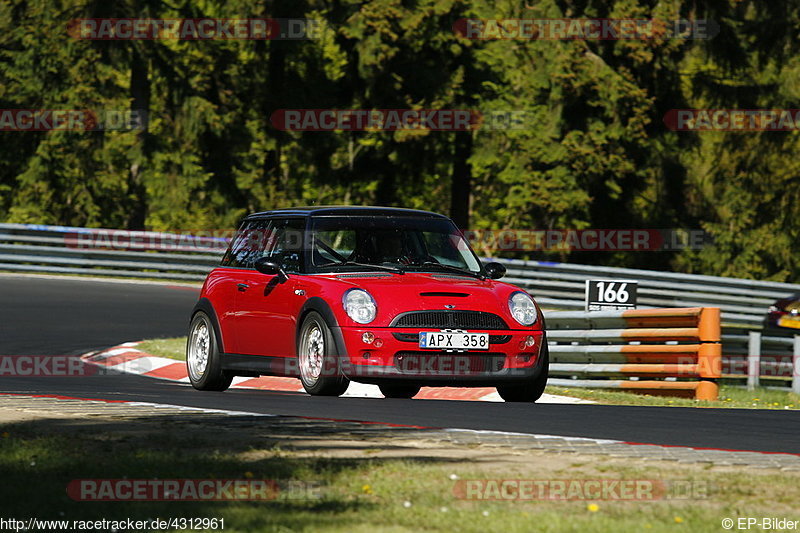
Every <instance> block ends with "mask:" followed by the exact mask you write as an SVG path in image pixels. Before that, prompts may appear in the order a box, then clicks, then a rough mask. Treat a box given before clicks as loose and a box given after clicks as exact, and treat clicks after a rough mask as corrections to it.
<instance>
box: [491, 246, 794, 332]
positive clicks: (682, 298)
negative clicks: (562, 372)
mask: <svg viewBox="0 0 800 533" xmlns="http://www.w3.org/2000/svg"><path fill="white" fill-rule="evenodd" d="M495 260H496V261H499V262H501V263H503V264H504V265H505V266H506V269H507V271H508V272H507V274H506V277H505V278H503V280H504V281H508V282H509V283H513V284H515V285H519V286H521V287H524V288H526V289H527V290H528V291H529V292H530V293H531V294H532V295H533V296H534V298H536V301H537V302H538V303H539V304H540V305H542V306H543V307H550V308H553V309H584V305H585V304H584V299H585V281H586V280H588V279H632V280H637V281H638V283H639V286H638V308H639V309H655V308H663V307H708V306H711V307H719V308H720V309H721V311H722V322H723V323H724V324H735V325H741V326H749V327H752V328H760V327H761V325H762V322H763V320H764V316H765V314H766V312H767V308H768V307H769V306H770V305H771V304H772V303H774V302H775V300H777V299H779V298H785V297H787V296H789V295H790V294H792V293H795V292H800V284H792V283H778V282H772V281H755V280H746V279H737V278H724V277H719V276H703V275H697V274H679V273H675V272H658V271H654V270H634V269H630V268H615V267H604V266H592V265H573V264H568V263H553V262H547V261H520V260H514V259H495Z"/></svg>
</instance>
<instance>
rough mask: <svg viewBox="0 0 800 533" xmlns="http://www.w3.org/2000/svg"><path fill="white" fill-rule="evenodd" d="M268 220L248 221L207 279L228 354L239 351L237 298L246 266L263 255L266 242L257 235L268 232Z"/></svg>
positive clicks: (239, 230)
mask: <svg viewBox="0 0 800 533" xmlns="http://www.w3.org/2000/svg"><path fill="white" fill-rule="evenodd" d="M266 223H267V221H265V220H245V221H244V222H242V224H241V226H240V227H239V229H238V231H237V232H236V234H235V235H234V236H233V239H231V244H230V246H229V247H228V250H227V251H226V252H225V255H224V256H223V257H222V261H221V263H220V266H219V267H218V268H216V269H214V270H213V271H212V272H211V274H209V276H208V278H207V279H206V282H205V289H204V294H205V296H206V297H207V298H208V299H209V300H210V301H211V305H212V306H213V308H214V311H215V313H216V315H217V320H218V323H219V328H220V333H221V335H222V345H223V348H224V350H225V352H226V353H238V352H239V347H238V335H237V329H236V319H237V317H236V298H237V293H238V291H239V290H241V285H242V284H243V283H244V281H243V279H242V277H243V275H244V274H245V273H246V270H245V269H246V268H248V266H249V267H252V263H253V261H254V260H255V259H256V258H258V257H261V255H262V253H263V244H259V243H258V242H257V237H258V236H259V235H260V236H262V237H263V236H264V235H265V234H266V232H265V228H266Z"/></svg>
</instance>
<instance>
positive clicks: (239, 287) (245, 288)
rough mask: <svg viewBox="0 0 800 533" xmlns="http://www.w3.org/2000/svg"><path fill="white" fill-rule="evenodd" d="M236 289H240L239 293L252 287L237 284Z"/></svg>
mask: <svg viewBox="0 0 800 533" xmlns="http://www.w3.org/2000/svg"><path fill="white" fill-rule="evenodd" d="M236 287H237V288H238V289H239V292H244V291H246V290H247V289H249V288H250V285H248V284H247V283H237V284H236Z"/></svg>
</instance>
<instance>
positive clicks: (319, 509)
mask: <svg viewBox="0 0 800 533" xmlns="http://www.w3.org/2000/svg"><path fill="white" fill-rule="evenodd" d="M90 424H94V425H92V426H91V428H90ZM53 427H54V426H53V421H52V420H42V421H39V423H35V422H26V423H21V424H7V425H5V426H4V427H2V428H0V432H2V433H1V435H2V438H0V471H2V472H3V473H4V474H3V481H4V483H2V484H1V485H0V513H2V516H4V517H15V516H16V517H30V516H34V517H37V518H40V519H56V520H95V519H97V520H99V519H107V520H122V519H127V518H131V519H134V520H148V519H153V518H156V517H158V518H165V519H166V518H175V517H186V518H189V517H192V518H198V517H200V518H217V519H220V518H221V519H224V521H225V523H224V525H225V528H224V530H225V531H226V532H244V531H247V532H286V531H301V532H306V531H307V532H319V531H322V532H342V533H344V532H347V533H359V532H365V533H366V532H373V531H386V532H398V533H400V532H416V531H420V530H421V529H424V530H425V531H428V532H440V531H441V532H450V531H464V532H480V533H485V532H487V531H503V532H507V533H514V532H529V531H548V532H607V531H623V532H627V531H653V532H679V531H692V532H706V531H708V532H712V531H713V532H718V531H720V530H721V529H720V524H721V520H722V519H723V518H729V517H730V518H733V519H734V520H735V519H736V518H737V517H739V516H745V517H763V516H771V517H786V518H791V519H798V518H799V517H798V516H796V515H797V506H796V502H797V501H798V499H800V474H798V473H797V472H775V471H764V470H758V471H756V470H747V469H745V468H734V467H708V466H700V465H693V464H688V465H687V464H677V463H675V464H673V463H668V462H651V463H646V462H644V461H640V460H630V459H625V460H623V459H614V458H608V457H591V456H576V455H572V454H567V455H560V454H553V453H550V454H548V453H544V452H524V453H523V452H518V453H516V455H511V456H510V455H509V454H514V453H515V452H514V451H513V450H511V451H503V450H497V449H493V450H492V451H491V453H490V454H488V453H486V450H483V451H482V452H481V451H480V450H466V449H464V448H457V447H451V448H448V449H447V450H446V451H447V454H445V455H442V454H441V453H440V454H438V455H436V454H433V453H431V451H430V450H429V449H425V448H423V449H420V448H413V449H411V448H403V449H402V450H400V453H402V455H403V458H392V457H384V456H381V454H382V453H384V452H385V451H386V450H388V449H391V448H392V447H394V446H396V444H395V443H394V442H393V441H391V440H389V439H385V441H384V442H380V441H378V442H376V441H370V442H369V443H368V444H367V443H364V442H360V441H353V442H351V445H352V446H351V447H349V448H347V450H346V453H344V454H342V453H337V450H336V449H334V445H333V444H332V443H333V441H335V440H336V435H335V434H330V433H329V434H327V435H325V438H324V439H320V440H319V441H317V447H316V448H314V449H313V451H309V449H308V448H304V447H303V446H297V447H294V446H293V445H291V444H289V445H286V444H285V443H283V444H282V443H280V442H277V441H275V440H274V439H273V441H272V442H271V443H268V439H265V436H264V435H260V434H259V431H258V424H257V423H253V424H252V427H250V428H247V429H243V428H242V427H227V426H226V424H225V421H224V420H221V421H219V422H218V423H208V422H202V421H200V422H195V423H191V424H185V425H183V426H181V425H176V424H175V423H168V422H158V420H157V419H140V420H139V421H126V423H125V427H124V429H119V426H117V428H118V429H116V430H115V429H114V428H113V426H106V427H104V426H98V425H97V421H93V422H88V421H83V420H78V419H76V420H75V421H74V423H73V424H72V425H69V426H61V428H60V429H58V430H55V431H54V430H53ZM133 428H135V431H132V429H133ZM414 450H415V452H414ZM441 450H442V449H441V448H439V451H441ZM468 454H469V455H468ZM87 478H88V479H122V478H128V479H155V478H157V479H161V480H167V479H182V478H189V479H269V480H283V481H288V482H292V483H294V484H295V486H296V487H298V486H300V484H302V483H311V484H313V485H314V486H315V487H316V488H315V489H314V491H313V493H312V494H313V496H312V495H308V494H307V493H304V492H302V491H301V492H300V493H299V495H300V496H303V495H304V494H306V496H305V497H299V498H295V497H292V493H287V494H286V495H283V496H280V497H278V499H276V500H274V501H266V502H247V501H225V502H136V501H126V502H84V501H74V500H73V499H71V498H70V497H68V495H67V493H66V490H65V489H66V487H67V484H68V483H69V482H70V481H71V480H75V479H87ZM487 479H491V480H502V479H511V480H520V479H536V480H579V481H580V480H598V479H606V480H657V481H660V482H664V483H666V484H668V485H669V486H670V487H672V488H671V489H670V490H669V491H668V492H667V495H668V497H667V498H665V499H658V500H656V501H604V500H599V501H588V500H581V501H516V500H514V501H500V502H498V501H482V500H473V499H470V500H465V499H460V498H459V497H457V495H456V493H455V487H456V486H457V484H458V483H459V482H463V481H462V480H487ZM676 487H677V489H676ZM294 494H295V495H297V494H298V493H297V492H296V489H295V493H294Z"/></svg>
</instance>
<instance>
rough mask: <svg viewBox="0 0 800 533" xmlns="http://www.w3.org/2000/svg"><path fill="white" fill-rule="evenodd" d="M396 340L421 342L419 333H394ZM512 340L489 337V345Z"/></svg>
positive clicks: (503, 337)
mask: <svg viewBox="0 0 800 533" xmlns="http://www.w3.org/2000/svg"><path fill="white" fill-rule="evenodd" d="M392 335H393V336H394V338H395V339H397V340H399V341H401V342H417V343H418V342H419V333H392ZM510 340H511V335H489V344H505V343H507V342H508V341H510Z"/></svg>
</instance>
